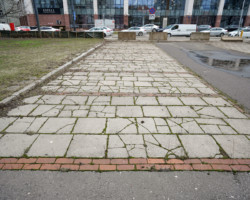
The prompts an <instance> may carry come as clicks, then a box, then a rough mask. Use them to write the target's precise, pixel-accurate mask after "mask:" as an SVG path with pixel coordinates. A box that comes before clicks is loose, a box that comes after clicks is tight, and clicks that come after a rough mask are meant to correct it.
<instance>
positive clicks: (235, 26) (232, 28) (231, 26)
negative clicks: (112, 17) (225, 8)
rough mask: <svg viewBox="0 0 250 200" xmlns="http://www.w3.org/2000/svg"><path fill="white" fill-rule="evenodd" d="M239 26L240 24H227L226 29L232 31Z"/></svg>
mask: <svg viewBox="0 0 250 200" xmlns="http://www.w3.org/2000/svg"><path fill="white" fill-rule="evenodd" d="M238 28H239V25H229V26H226V27H225V29H226V30H227V31H228V32H230V31H234V30H237V29H238Z"/></svg>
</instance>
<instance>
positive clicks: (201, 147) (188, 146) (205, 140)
mask: <svg viewBox="0 0 250 200" xmlns="http://www.w3.org/2000/svg"><path fill="white" fill-rule="evenodd" d="M179 138H180V140H181V142H182V144H183V147H184V149H185V150H186V152H187V155H188V157H189V158H222V157H223V156H222V155H221V153H220V150H219V146H218V145H217V144H216V142H215V141H214V139H213V138H212V137H211V136H208V135H180V136H179Z"/></svg>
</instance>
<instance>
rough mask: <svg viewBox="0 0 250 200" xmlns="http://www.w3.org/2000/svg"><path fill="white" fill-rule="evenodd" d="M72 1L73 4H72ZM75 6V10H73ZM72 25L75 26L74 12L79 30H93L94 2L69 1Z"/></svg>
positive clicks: (86, 0) (91, 0)
mask: <svg viewBox="0 0 250 200" xmlns="http://www.w3.org/2000/svg"><path fill="white" fill-rule="evenodd" d="M71 1H72V2H71ZM72 4H73V9H72ZM68 8H69V14H70V24H71V25H72V24H73V16H72V13H73V10H74V12H75V24H76V27H77V28H91V27H93V25H94V9H93V0H68Z"/></svg>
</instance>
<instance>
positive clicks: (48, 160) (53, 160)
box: [36, 158, 56, 163]
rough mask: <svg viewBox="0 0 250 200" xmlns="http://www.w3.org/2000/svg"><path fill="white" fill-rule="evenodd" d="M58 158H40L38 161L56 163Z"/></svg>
mask: <svg viewBox="0 0 250 200" xmlns="http://www.w3.org/2000/svg"><path fill="white" fill-rule="evenodd" d="M55 160H56V158H38V159H37V161H36V163H54V162H55Z"/></svg>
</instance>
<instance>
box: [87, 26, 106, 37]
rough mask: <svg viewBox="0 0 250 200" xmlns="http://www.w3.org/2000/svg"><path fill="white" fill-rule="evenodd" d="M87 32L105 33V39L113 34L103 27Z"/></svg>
mask: <svg viewBox="0 0 250 200" xmlns="http://www.w3.org/2000/svg"><path fill="white" fill-rule="evenodd" d="M87 32H103V34H104V37H106V36H110V35H111V32H108V31H107V30H106V29H104V28H103V27H93V28H91V29H89V30H87Z"/></svg>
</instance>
